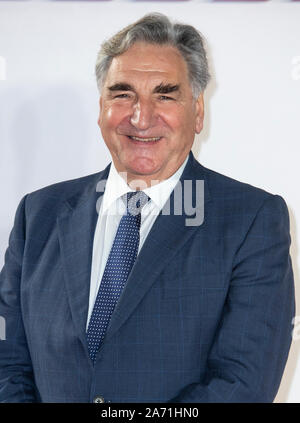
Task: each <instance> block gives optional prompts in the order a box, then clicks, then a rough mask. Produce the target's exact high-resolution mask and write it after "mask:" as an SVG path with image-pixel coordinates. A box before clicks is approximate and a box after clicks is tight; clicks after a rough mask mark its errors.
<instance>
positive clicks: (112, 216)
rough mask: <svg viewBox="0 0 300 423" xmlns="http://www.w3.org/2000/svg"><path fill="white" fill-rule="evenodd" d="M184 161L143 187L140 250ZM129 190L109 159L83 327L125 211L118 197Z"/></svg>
mask: <svg viewBox="0 0 300 423" xmlns="http://www.w3.org/2000/svg"><path fill="white" fill-rule="evenodd" d="M187 161H188V156H187V158H186V159H185V161H184V162H183V163H182V165H181V166H180V168H179V169H178V170H177V171H176V172H175V173H174V174H173V175H172V176H170V177H169V178H168V179H165V180H164V181H162V182H160V183H158V184H156V185H153V186H151V187H149V188H146V189H143V191H144V192H145V194H147V195H148V197H149V198H150V199H151V201H148V203H147V204H146V205H145V206H144V207H143V209H142V212H141V227H140V243H139V249H138V253H139V252H140V250H141V248H142V246H143V244H144V242H145V239H146V237H147V235H148V233H149V232H150V229H151V227H152V225H153V223H154V222H155V219H156V217H157V216H158V214H159V213H160V211H161V209H162V208H163V206H164V204H165V203H166V201H167V200H168V198H169V197H170V195H171V192H172V191H173V189H174V187H175V185H176V184H177V182H178V180H179V178H180V176H181V174H182V172H183V169H184V167H185V165H186V163H187ZM129 191H133V189H131V188H130V187H129V186H128V185H127V183H126V182H125V179H123V177H122V176H120V175H119V173H118V172H117V170H116V168H115V166H114V164H113V162H112V163H111V167H110V171H109V175H108V178H107V182H106V187H105V191H104V194H103V196H102V202H101V206H100V210H99V215H98V220H97V225H96V229H95V234H94V242H93V257H92V268H91V283H90V298H89V310H88V318H87V324H86V328H88V323H89V320H90V317H91V314H92V311H93V307H94V303H95V301H96V297H97V293H98V289H99V286H100V282H101V279H102V275H103V272H104V269H105V266H106V262H107V259H108V256H109V252H110V249H111V247H112V244H113V241H114V238H115V235H116V232H117V229H118V226H119V223H120V220H121V218H122V216H123V214H124V213H125V211H126V207H125V204H124V202H123V200H122V199H121V198H120V197H121V196H122V195H123V194H125V193H126V192H129Z"/></svg>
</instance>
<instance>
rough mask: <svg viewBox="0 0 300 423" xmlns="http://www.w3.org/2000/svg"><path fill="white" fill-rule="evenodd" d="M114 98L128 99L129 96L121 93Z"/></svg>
mask: <svg viewBox="0 0 300 423" xmlns="http://www.w3.org/2000/svg"><path fill="white" fill-rule="evenodd" d="M114 98H129V95H128V94H125V93H123V94H117V95H115V96H114Z"/></svg>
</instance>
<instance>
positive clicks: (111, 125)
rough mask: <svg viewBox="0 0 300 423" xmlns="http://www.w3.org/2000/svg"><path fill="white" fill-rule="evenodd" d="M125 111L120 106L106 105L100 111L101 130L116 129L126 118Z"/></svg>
mask: <svg viewBox="0 0 300 423" xmlns="http://www.w3.org/2000/svg"><path fill="white" fill-rule="evenodd" d="M124 115H125V111H124V110H122V108H120V107H116V106H106V107H104V108H103V109H102V110H101V111H100V116H99V126H100V128H101V130H114V129H116V128H117V127H118V125H119V124H120V122H121V121H122V119H124Z"/></svg>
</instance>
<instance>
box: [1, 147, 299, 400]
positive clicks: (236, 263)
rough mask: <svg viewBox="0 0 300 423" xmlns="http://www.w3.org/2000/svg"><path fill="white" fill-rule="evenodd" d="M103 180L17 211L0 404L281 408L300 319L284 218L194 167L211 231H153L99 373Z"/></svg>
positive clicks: (73, 186) (189, 176) (6, 286)
mask: <svg viewBox="0 0 300 423" xmlns="http://www.w3.org/2000/svg"><path fill="white" fill-rule="evenodd" d="M108 170H109V166H108V167H107V168H106V169H105V170H104V171H102V172H99V173H97V174H93V175H89V176H86V177H83V178H79V179H75V180H72V181H66V182H62V183H58V184H55V185H51V186H48V187H46V188H43V189H40V190H38V191H35V192H33V193H30V194H28V195H26V196H25V197H24V198H23V199H22V201H21V202H20V204H19V207H18V210H17V213H16V217H15V223H14V227H13V229H12V232H11V235H10V240H9V247H8V249H7V252H6V255H5V265H4V267H3V269H2V272H1V276H0V316H3V317H4V318H5V321H6V340H2V341H1V342H0V401H4V402H34V401H42V402H90V401H93V399H94V397H96V396H97V395H100V396H102V397H103V398H104V399H105V401H110V402H271V401H273V399H274V397H275V395H276V392H277V390H278V387H279V384H280V380H281V377H282V373H283V370H284V367H285V363H286V360H287V356H288V352H289V348H290V343H291V332H292V318H293V315H294V286H293V274H292V267H291V260H290V256H289V245H290V235H289V217H288V210H287V207H286V204H285V202H284V200H283V199H282V198H281V197H280V196H278V195H272V194H270V193H267V192H266V191H264V190H261V189H258V188H255V187H253V186H251V185H248V184H244V183H241V182H238V181H235V180H233V179H231V178H228V177H225V176H223V175H220V174H218V173H216V172H214V171H212V170H209V169H206V168H205V167H203V166H202V165H200V164H199V163H198V162H197V161H196V160H195V159H194V157H193V155H192V153H190V157H189V161H188V163H187V166H186V168H185V170H184V172H183V175H182V177H181V180H193V181H195V180H204V192H205V204H204V221H203V223H202V224H201V225H200V226H186V224H185V219H186V217H187V216H186V215H185V214H184V213H183V214H182V215H174V214H173V215H172V214H171V215H170V216H167V215H159V216H158V217H157V220H156V221H155V223H154V225H153V227H152V229H151V231H150V233H149V235H148V237H147V239H146V241H145V243H144V245H143V248H142V249H141V252H140V254H139V256H138V258H137V261H136V263H135V265H134V267H133V269H132V272H131V274H130V276H129V279H128V281H127V284H126V286H125V288H124V291H123V292H122V295H121V297H120V300H119V302H118V304H117V307H116V309H115V311H114V313H113V316H112V318H111V321H110V324H109V327H108V330H107V333H106V337H105V340H104V342H103V344H102V346H101V348H100V350H99V352H98V355H97V360H96V363H95V365H94V366H93V365H92V362H91V360H90V358H89V354H88V349H87V342H86V332H85V331H86V320H87V312H88V301H89V284H90V273H91V257H92V245H93V235H94V230H95V225H96V219H97V212H96V206H95V205H96V202H97V199H98V198H99V196H100V195H101V194H100V193H99V192H96V186H97V183H98V182H99V180H101V179H102V180H105V179H106V178H107V176H108ZM172 195H173V194H172ZM172 195H171V197H172Z"/></svg>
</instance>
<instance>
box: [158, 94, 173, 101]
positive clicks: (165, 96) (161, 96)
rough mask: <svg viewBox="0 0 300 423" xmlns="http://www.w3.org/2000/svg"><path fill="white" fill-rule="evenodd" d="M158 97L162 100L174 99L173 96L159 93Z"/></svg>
mask: <svg viewBox="0 0 300 423" xmlns="http://www.w3.org/2000/svg"><path fill="white" fill-rule="evenodd" d="M158 98H159V100H164V101H166V100H174V98H173V97H169V96H167V95H160V96H159V97H158Z"/></svg>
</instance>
